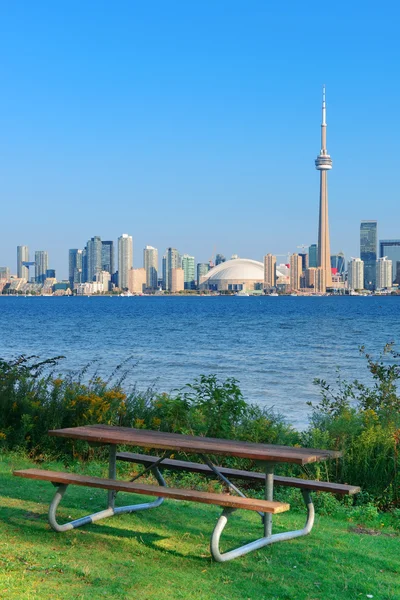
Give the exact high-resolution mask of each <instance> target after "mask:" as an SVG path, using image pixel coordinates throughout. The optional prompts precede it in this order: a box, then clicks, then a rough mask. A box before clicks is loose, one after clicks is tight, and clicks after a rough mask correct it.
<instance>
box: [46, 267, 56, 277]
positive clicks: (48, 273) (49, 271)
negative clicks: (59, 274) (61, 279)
mask: <svg viewBox="0 0 400 600" xmlns="http://www.w3.org/2000/svg"><path fill="white" fill-rule="evenodd" d="M55 278H56V270H55V269H47V270H46V279H55Z"/></svg>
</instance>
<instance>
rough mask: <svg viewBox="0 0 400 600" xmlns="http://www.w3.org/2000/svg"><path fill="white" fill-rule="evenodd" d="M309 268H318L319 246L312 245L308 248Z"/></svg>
mask: <svg viewBox="0 0 400 600" xmlns="http://www.w3.org/2000/svg"><path fill="white" fill-rule="evenodd" d="M308 266H309V267H315V268H317V267H318V245H317V244H311V246H310V247H309V248H308Z"/></svg>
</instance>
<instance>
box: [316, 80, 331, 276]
mask: <svg viewBox="0 0 400 600" xmlns="http://www.w3.org/2000/svg"><path fill="white" fill-rule="evenodd" d="M315 168H316V169H317V170H318V171H319V172H320V186H319V226H318V266H319V267H321V268H322V269H324V271H325V283H326V287H327V288H329V287H332V271H331V247H330V242H329V219H328V171H330V170H331V169H332V159H331V157H330V156H329V154H328V151H327V149H326V103H325V86H324V87H323V91H322V123H321V152H320V153H319V155H318V156H317V158H316V161H315Z"/></svg>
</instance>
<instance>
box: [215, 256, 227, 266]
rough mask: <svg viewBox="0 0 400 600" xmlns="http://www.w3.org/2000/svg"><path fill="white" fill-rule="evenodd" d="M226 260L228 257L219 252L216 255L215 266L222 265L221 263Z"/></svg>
mask: <svg viewBox="0 0 400 600" xmlns="http://www.w3.org/2000/svg"><path fill="white" fill-rule="evenodd" d="M225 261H226V258H225V256H224V255H223V254H217V255H216V257H215V266H216V267H217V266H218V265H220V264H221V263H224V262H225Z"/></svg>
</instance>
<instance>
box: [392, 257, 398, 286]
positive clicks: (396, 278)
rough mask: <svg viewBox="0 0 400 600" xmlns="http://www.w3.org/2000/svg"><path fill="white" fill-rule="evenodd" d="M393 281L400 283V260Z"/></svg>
mask: <svg viewBox="0 0 400 600" xmlns="http://www.w3.org/2000/svg"><path fill="white" fill-rule="evenodd" d="M393 283H396V284H397V285H400V260H398V261H396V277H395V279H394V282H393Z"/></svg>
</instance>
